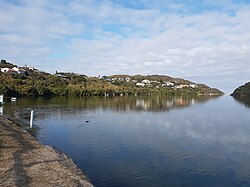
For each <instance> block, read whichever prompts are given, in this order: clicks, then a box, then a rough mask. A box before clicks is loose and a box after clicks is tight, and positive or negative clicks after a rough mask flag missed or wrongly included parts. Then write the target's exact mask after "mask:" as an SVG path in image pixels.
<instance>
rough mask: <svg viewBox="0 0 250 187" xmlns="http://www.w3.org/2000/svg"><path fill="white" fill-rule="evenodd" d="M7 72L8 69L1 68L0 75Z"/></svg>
mask: <svg viewBox="0 0 250 187" xmlns="http://www.w3.org/2000/svg"><path fill="white" fill-rule="evenodd" d="M8 71H10V68H1V72H2V73H6V72H8Z"/></svg>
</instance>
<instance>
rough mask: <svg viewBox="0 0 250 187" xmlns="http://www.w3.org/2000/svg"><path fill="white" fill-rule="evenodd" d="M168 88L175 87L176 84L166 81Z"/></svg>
mask: <svg viewBox="0 0 250 187" xmlns="http://www.w3.org/2000/svg"><path fill="white" fill-rule="evenodd" d="M165 83H166V86H174V83H173V82H170V81H166V82H165Z"/></svg>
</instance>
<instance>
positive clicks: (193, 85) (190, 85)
mask: <svg viewBox="0 0 250 187" xmlns="http://www.w3.org/2000/svg"><path fill="white" fill-rule="evenodd" d="M189 87H191V88H197V87H198V86H197V85H196V84H189Z"/></svg>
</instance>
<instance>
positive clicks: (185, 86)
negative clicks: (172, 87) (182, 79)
mask: <svg viewBox="0 0 250 187" xmlns="http://www.w3.org/2000/svg"><path fill="white" fill-rule="evenodd" d="M187 87H189V85H187V84H180V85H178V86H176V88H177V89H182V88H187Z"/></svg>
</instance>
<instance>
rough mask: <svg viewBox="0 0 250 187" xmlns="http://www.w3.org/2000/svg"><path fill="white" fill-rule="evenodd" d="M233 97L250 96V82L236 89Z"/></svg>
mask: <svg viewBox="0 0 250 187" xmlns="http://www.w3.org/2000/svg"><path fill="white" fill-rule="evenodd" d="M231 95H232V96H234V97H241V96H250V82H248V83H246V84H245V85H242V86H240V87H239V88H237V89H235V90H234V92H233V93H232V94H231Z"/></svg>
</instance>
